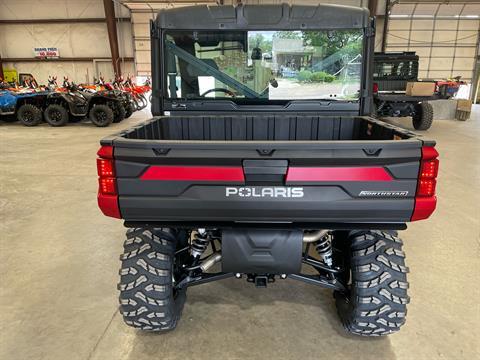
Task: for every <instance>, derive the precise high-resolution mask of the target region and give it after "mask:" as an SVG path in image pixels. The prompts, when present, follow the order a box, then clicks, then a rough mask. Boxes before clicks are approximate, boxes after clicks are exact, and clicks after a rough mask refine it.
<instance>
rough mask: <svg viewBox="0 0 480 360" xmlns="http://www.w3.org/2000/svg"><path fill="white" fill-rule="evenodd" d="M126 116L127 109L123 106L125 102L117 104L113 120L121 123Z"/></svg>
mask: <svg viewBox="0 0 480 360" xmlns="http://www.w3.org/2000/svg"><path fill="white" fill-rule="evenodd" d="M125 116H126V110H125V107H124V106H123V104H121V103H118V104H116V105H115V111H114V118H113V122H114V123H119V122H121V121H122V120H123V119H125Z"/></svg>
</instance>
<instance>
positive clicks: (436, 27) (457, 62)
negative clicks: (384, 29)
mask: <svg viewBox="0 0 480 360" xmlns="http://www.w3.org/2000/svg"><path fill="white" fill-rule="evenodd" d="M479 29H480V2H476V1H475V2H473V1H469V2H467V1H465V2H461V3H450V4H447V3H441V2H433V3H421V2H413V1H411V2H409V1H405V2H401V3H399V4H395V5H393V7H392V8H391V11H390V18H389V26H388V33H387V39H386V43H387V51H407V50H408V51H415V52H416V53H417V54H418V55H419V56H420V65H419V66H420V69H419V77H420V78H429V79H445V78H450V77H454V76H462V78H463V79H464V80H467V81H470V80H471V79H472V77H473V72H474V68H475V58H476V56H477V54H478V49H477V48H478V43H479Z"/></svg>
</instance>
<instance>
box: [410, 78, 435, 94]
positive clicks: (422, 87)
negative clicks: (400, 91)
mask: <svg viewBox="0 0 480 360" xmlns="http://www.w3.org/2000/svg"><path fill="white" fill-rule="evenodd" d="M434 93H435V83H433V82H421V81H417V82H408V83H407V90H406V94H407V96H432V95H433V94H434Z"/></svg>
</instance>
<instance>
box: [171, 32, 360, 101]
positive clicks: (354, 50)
mask: <svg viewBox="0 0 480 360" xmlns="http://www.w3.org/2000/svg"><path fill="white" fill-rule="evenodd" d="M362 49H363V31H362V30H360V29H356V30H335V31H312V30H306V31H170V32H167V33H166V36H165V54H166V56H165V61H166V64H165V69H166V74H165V78H166V85H167V90H168V97H169V98H187V99H229V100H233V101H235V100H245V99H250V100H263V101H270V100H272V101H276V100H280V101H281V100H308V99H337V100H348V101H357V100H358V98H359V92H360V85H361V84H360V81H361V80H360V79H361V69H362Z"/></svg>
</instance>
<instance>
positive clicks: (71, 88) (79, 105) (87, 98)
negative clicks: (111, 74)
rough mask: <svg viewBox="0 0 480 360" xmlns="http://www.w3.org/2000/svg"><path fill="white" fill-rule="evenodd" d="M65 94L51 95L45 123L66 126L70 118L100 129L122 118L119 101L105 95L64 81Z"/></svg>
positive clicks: (45, 113)
mask: <svg viewBox="0 0 480 360" xmlns="http://www.w3.org/2000/svg"><path fill="white" fill-rule="evenodd" d="M63 85H64V88H66V90H67V91H65V92H54V93H51V94H49V96H48V97H47V101H46V108H45V112H44V115H45V121H46V122H47V123H49V124H50V125H51V126H64V125H66V124H67V122H68V121H69V117H75V118H84V117H86V116H88V118H89V119H90V121H91V122H92V123H93V124H94V125H96V126H99V127H105V126H108V125H110V124H111V123H112V122H113V121H114V119H115V117H116V116H117V118H118V117H120V116H121V113H119V108H120V107H121V104H120V102H119V100H118V99H117V98H115V97H113V96H110V95H109V94H105V93H89V92H87V91H82V90H80V88H79V87H78V86H76V85H75V84H74V83H70V82H68V79H66V80H64V84H63Z"/></svg>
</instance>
